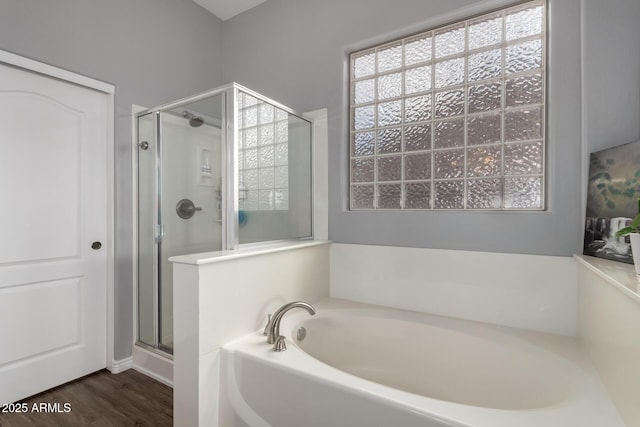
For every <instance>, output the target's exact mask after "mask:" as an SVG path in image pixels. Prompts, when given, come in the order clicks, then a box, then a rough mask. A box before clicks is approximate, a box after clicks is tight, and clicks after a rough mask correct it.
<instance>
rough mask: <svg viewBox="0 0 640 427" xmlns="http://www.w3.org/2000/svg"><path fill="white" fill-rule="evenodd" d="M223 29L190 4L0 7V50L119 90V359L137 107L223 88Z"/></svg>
mask: <svg viewBox="0 0 640 427" xmlns="http://www.w3.org/2000/svg"><path fill="white" fill-rule="evenodd" d="M221 30H222V25H221V21H220V20H219V19H217V18H216V17H214V16H213V15H211V14H209V13H208V12H206V11H205V10H204V9H202V8H201V7H200V6H198V5H197V4H196V3H194V2H193V1H191V0H107V1H105V0H56V1H49V0H0V49H3V50H7V51H10V52H13V53H16V54H19V55H22V56H26V57H29V58H32V59H35V60H38V61H41V62H45V63H48V64H51V65H54V66H57V67H60V68H65V69H68V70H70V71H73V72H76V73H80V74H84V75H87V76H89V77H93V78H96V79H99V80H103V81H106V82H109V83H112V84H115V86H116V97H115V100H116V111H115V115H116V123H115V135H116V183H115V185H116V240H115V245H116V247H115V257H116V259H115V263H116V272H115V311H116V313H115V318H116V319H115V320H116V324H115V343H114V344H115V358H116V359H122V358H126V357H128V356H130V355H131V343H132V341H133V336H132V322H133V319H132V313H133V307H132V294H133V291H132V277H131V275H132V262H131V260H132V253H131V245H132V219H131V209H132V207H131V182H132V180H131V146H132V145H131V104H133V103H135V104H139V105H144V106H148V107H152V106H155V105H158V104H161V103H165V102H169V101H171V100H174V99H178V98H182V97H185V96H188V95H191V94H194V93H197V92H201V91H204V90H207V89H211V88H214V87H216V86H219V85H221V84H222V70H221V65H220V64H221V60H220V55H221V53H222V36H221Z"/></svg>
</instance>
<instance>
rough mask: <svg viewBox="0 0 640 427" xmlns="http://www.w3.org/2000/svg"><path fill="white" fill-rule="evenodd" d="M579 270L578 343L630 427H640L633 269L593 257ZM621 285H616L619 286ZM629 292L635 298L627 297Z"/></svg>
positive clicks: (638, 300) (637, 297) (638, 319)
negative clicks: (584, 350)
mask: <svg viewBox="0 0 640 427" xmlns="http://www.w3.org/2000/svg"><path fill="white" fill-rule="evenodd" d="M583 259H584V260H585V261H584V262H580V263H579V267H578V278H579V279H578V280H579V288H578V289H579V290H578V337H579V339H580V341H581V342H582V344H583V345H584V347H585V348H586V349H587V350H588V351H589V353H590V355H591V359H592V361H593V363H594V364H595V366H596V368H597V369H598V372H599V373H600V378H602V381H603V382H604V384H605V386H606V387H607V389H608V390H609V393H610V395H611V398H612V400H613V402H614V404H615V405H616V407H617V409H618V411H619V412H620V415H621V416H622V418H623V420H624V421H625V422H626V424H627V425H628V426H638V425H640V405H638V398H637V397H638V395H640V363H638V361H640V293H638V276H637V275H636V274H635V271H634V268H633V266H632V265H628V264H622V263H618V262H614V261H607V260H602V259H597V258H592V257H584V258H580V260H583ZM616 282H618V283H616ZM625 286H629V287H630V288H632V289H633V290H635V293H630V292H629V291H625V290H624V287H625Z"/></svg>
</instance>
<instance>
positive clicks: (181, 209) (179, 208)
mask: <svg viewBox="0 0 640 427" xmlns="http://www.w3.org/2000/svg"><path fill="white" fill-rule="evenodd" d="M201 210H202V208H201V207H198V206H196V205H195V204H194V203H193V202H192V201H191V200H189V199H182V200H180V201H179V202H178V204H177V205H176V213H177V214H178V216H179V217H180V218H182V219H189V218H191V217H192V216H193V215H194V214H195V213H196V211H201Z"/></svg>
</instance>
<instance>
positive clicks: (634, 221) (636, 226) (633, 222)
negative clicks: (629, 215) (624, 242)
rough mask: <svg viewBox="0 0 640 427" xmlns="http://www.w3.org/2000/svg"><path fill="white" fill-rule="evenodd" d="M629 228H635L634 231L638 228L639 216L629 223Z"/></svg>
mask: <svg viewBox="0 0 640 427" xmlns="http://www.w3.org/2000/svg"><path fill="white" fill-rule="evenodd" d="M631 228H635V229H636V230H637V229H639V228H640V215H636V217H635V218H633V221H631Z"/></svg>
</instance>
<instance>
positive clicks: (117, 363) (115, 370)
mask: <svg viewBox="0 0 640 427" xmlns="http://www.w3.org/2000/svg"><path fill="white" fill-rule="evenodd" d="M132 367H133V356H130V357H127V358H126V359H120V360H112V361H111V362H110V363H109V364H108V365H107V369H108V370H109V372H111V373H112V374H119V373H120V372H124V371H126V370H127V369H131V368H132Z"/></svg>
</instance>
